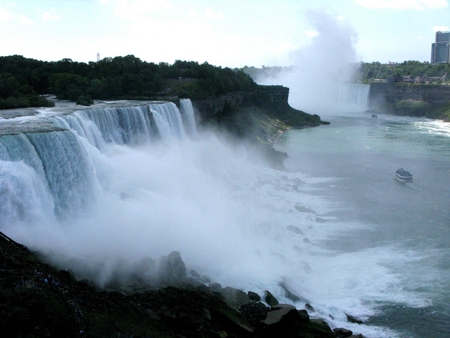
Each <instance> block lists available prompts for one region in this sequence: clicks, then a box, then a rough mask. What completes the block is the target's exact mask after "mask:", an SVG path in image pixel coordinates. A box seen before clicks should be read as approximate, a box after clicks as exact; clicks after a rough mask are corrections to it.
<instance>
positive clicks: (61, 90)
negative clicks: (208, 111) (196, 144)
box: [0, 55, 257, 109]
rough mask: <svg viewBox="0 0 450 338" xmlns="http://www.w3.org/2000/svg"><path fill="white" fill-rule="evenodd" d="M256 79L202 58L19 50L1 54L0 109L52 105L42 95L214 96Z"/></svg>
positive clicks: (250, 85) (83, 99) (87, 99)
mask: <svg viewBox="0 0 450 338" xmlns="http://www.w3.org/2000/svg"><path fill="white" fill-rule="evenodd" d="M256 87H257V84H256V83H255V82H254V81H253V80H252V79H251V78H250V76H248V75H247V74H245V73H244V72H243V71H242V70H238V69H230V68H222V67H217V66H213V65H210V64H208V63H207V62H204V63H202V64H199V63H198V62H194V61H181V60H177V61H175V62H174V63H173V64H168V63H164V62H162V63H159V64H155V63H152V62H146V61H142V60H140V59H139V58H137V57H135V56H134V55H127V56H117V57H114V58H111V57H109V58H104V59H102V60H100V61H98V62H89V63H82V62H75V61H72V60H71V59H63V60H60V61H56V62H47V61H39V60H35V59H30V58H25V57H23V56H20V55H12V56H3V57H0V109H8V108H23V107H42V106H53V105H54V103H53V102H52V101H50V100H48V99H46V98H45V97H43V95H45V94H53V95H56V98H57V99H60V100H71V101H74V102H77V103H78V104H84V105H89V104H90V103H92V100H94V99H99V100H116V99H152V98H160V97H162V96H168V95H170V96H178V97H182V98H183V97H185V98H187V97H189V98H194V99H196V98H206V97H215V96H218V95H222V94H225V93H227V92H233V91H248V90H253V89H255V88H256Z"/></svg>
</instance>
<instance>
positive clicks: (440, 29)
mask: <svg viewBox="0 0 450 338" xmlns="http://www.w3.org/2000/svg"><path fill="white" fill-rule="evenodd" d="M448 30H449V28H448V26H434V27H433V32H447V31H448Z"/></svg>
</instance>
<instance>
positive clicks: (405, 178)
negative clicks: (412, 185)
mask: <svg viewBox="0 0 450 338" xmlns="http://www.w3.org/2000/svg"><path fill="white" fill-rule="evenodd" d="M395 178H396V179H398V180H399V181H401V182H411V181H412V178H413V176H412V174H411V173H410V172H409V171H406V170H405V169H403V168H400V169H397V170H396V171H395Z"/></svg>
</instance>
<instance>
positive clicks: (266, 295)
mask: <svg viewBox="0 0 450 338" xmlns="http://www.w3.org/2000/svg"><path fill="white" fill-rule="evenodd" d="M264 301H265V302H266V303H267V304H269V305H270V306H275V305H277V304H278V300H277V299H276V298H275V297H274V296H273V295H272V294H271V293H270V291H268V290H266V291H264Z"/></svg>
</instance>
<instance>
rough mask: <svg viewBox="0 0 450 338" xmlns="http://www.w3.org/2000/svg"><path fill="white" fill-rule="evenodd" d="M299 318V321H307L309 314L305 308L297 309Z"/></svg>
mask: <svg viewBox="0 0 450 338" xmlns="http://www.w3.org/2000/svg"><path fill="white" fill-rule="evenodd" d="M298 315H299V320H300V321H301V322H305V323H306V322H309V314H308V311H306V310H298Z"/></svg>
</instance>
